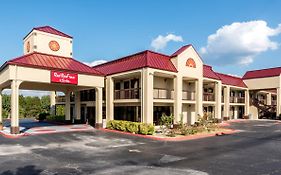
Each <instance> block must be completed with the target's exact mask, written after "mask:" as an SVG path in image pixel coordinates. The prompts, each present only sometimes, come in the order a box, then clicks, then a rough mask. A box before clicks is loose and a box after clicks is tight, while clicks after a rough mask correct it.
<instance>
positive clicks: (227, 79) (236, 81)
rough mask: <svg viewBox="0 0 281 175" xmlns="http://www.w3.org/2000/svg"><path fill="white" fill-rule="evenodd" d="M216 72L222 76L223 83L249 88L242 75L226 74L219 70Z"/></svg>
mask: <svg viewBox="0 0 281 175" xmlns="http://www.w3.org/2000/svg"><path fill="white" fill-rule="evenodd" d="M216 74H217V75H218V76H219V77H220V79H221V81H222V84H226V85H231V86H237V87H243V88H247V86H246V84H245V83H244V82H243V80H242V78H240V77H234V76H231V75H226V74H222V73H217V72H216Z"/></svg>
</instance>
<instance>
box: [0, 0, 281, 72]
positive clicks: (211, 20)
mask: <svg viewBox="0 0 281 175" xmlns="http://www.w3.org/2000/svg"><path fill="white" fill-rule="evenodd" d="M280 7H281V1H280V0H247V1H246V0H227V1H225V0H212V1H211V0H209V1H207V0H188V1H186V0H155V1H151V0H142V1H140V0H139V1H132V0H118V1H117V0H100V1H97V0H96V1H95V0H84V1H74V0H60V1H59V0H48V1H44V2H43V1H38V0H36V1H35V0H26V1H22V0H17V1H16V0H6V1H5V0H2V1H1V3H0V31H1V32H0V38H1V40H0V48H1V49H0V62H1V64H3V63H4V62H5V61H7V60H9V59H11V58H14V57H17V56H20V55H22V54H23V41H22V39H23V37H24V36H25V35H26V34H27V33H28V32H30V31H31V29H32V28H33V27H38V26H45V25H50V26H52V27H54V28H56V29H58V30H60V31H62V32H65V33H67V34H69V35H71V36H73V37H74V41H73V47H74V48H73V49H74V50H73V54H74V57H75V58H76V59H77V60H79V61H82V62H85V63H89V64H96V63H97V62H104V61H109V60H113V59H116V58H119V57H122V56H126V55H129V54H133V53H135V52H139V51H142V50H146V49H148V50H154V51H157V52H161V53H164V54H168V55H170V54H172V53H173V52H175V51H176V50H177V49H179V48H180V47H181V46H183V45H186V44H192V45H193V46H194V47H195V49H196V50H197V51H198V53H199V54H200V56H201V57H202V59H203V62H204V63H205V64H209V65H212V66H213V69H214V70H215V71H219V72H222V73H227V74H232V75H238V76H242V75H243V74H244V73H245V72H246V71H247V70H253V69H261V68H268V67H277V66H281V58H280V56H281V48H280V47H281V46H280V43H281V15H280Z"/></svg>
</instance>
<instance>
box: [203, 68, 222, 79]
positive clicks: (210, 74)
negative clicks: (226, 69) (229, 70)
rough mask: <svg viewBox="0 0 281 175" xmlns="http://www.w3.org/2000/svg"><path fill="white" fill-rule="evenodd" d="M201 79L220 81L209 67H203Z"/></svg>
mask: <svg viewBox="0 0 281 175" xmlns="http://www.w3.org/2000/svg"><path fill="white" fill-rule="evenodd" d="M203 77H205V78H211V79H216V80H220V77H218V75H217V74H216V73H215V72H214V71H213V69H212V67H211V66H209V65H203Z"/></svg>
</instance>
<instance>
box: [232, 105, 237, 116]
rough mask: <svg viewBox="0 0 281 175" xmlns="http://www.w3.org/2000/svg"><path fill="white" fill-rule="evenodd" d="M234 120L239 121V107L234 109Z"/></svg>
mask: <svg viewBox="0 0 281 175" xmlns="http://www.w3.org/2000/svg"><path fill="white" fill-rule="evenodd" d="M233 117H234V119H238V107H237V106H235V107H234V116H233Z"/></svg>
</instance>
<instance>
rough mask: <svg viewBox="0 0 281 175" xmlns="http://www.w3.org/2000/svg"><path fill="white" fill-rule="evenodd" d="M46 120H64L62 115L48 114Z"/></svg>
mask: <svg viewBox="0 0 281 175" xmlns="http://www.w3.org/2000/svg"><path fill="white" fill-rule="evenodd" d="M47 121H54V122H63V121H65V116H64V115H49V116H47Z"/></svg>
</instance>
